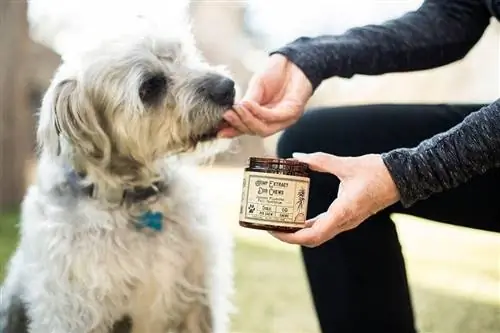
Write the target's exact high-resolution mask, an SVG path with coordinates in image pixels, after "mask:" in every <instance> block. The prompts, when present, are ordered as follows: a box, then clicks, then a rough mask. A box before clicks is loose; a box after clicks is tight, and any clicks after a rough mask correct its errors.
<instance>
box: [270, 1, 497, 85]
mask: <svg viewBox="0 0 500 333" xmlns="http://www.w3.org/2000/svg"><path fill="white" fill-rule="evenodd" d="M490 17H491V15H490V12H489V10H488V8H487V7H486V5H485V4H484V2H483V1H479V0H426V1H425V2H424V3H423V4H422V6H421V7H420V8H419V9H418V10H416V11H413V12H410V13H407V14H405V15H403V16H402V17H401V18H399V19H395V20H390V21H387V22H386V23H384V24H381V25H368V26H364V27H359V28H354V29H350V30H348V31H347V32H345V33H344V34H341V35H337V36H333V35H326V36H318V37H314V38H313V37H301V38H299V39H296V40H295V41H293V42H292V43H290V44H288V45H285V46H284V47H282V48H280V49H278V50H275V51H272V52H270V54H274V53H280V54H282V55H284V56H285V57H287V58H288V59H289V60H290V61H292V62H293V63H295V64H296V65H297V66H298V67H299V68H300V69H301V70H302V71H303V72H304V73H305V74H306V76H307V77H308V78H309V80H310V81H311V83H312V85H313V88H314V89H316V87H317V86H318V85H319V84H320V83H321V81H323V80H325V79H327V78H330V77H333V76H338V77H344V78H349V77H352V76H353V75H355V74H364V75H378V74H384V73H390V72H404V71H415V70H423V69H429V68H435V67H439V66H443V65H446V64H449V63H452V62H454V61H457V60H459V59H462V58H463V57H464V56H465V55H466V54H467V53H468V52H469V50H470V49H471V48H472V47H473V46H474V45H475V44H476V43H477V41H478V40H479V39H480V38H481V36H482V35H483V33H484V31H485V29H486V27H487V26H488V25H489V22H490Z"/></svg>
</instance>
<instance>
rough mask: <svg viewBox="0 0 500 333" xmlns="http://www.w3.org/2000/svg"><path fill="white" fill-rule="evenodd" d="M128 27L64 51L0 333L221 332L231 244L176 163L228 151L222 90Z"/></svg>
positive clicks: (2, 299) (170, 41) (158, 41)
mask: <svg viewBox="0 0 500 333" xmlns="http://www.w3.org/2000/svg"><path fill="white" fill-rule="evenodd" d="M137 20H138V21H141V19H140V18H137ZM127 22H128V24H130V25H131V28H130V29H126V28H124V29H120V33H116V31H115V33H113V34H108V35H107V36H97V37H96V35H93V37H92V38H90V39H89V40H92V42H89V40H85V41H84V40H83V39H82V40H81V45H75V46H74V48H73V52H71V53H68V54H67V55H65V56H64V61H63V63H62V65H61V66H60V68H59V69H58V70H57V73H56V74H55V76H54V78H53V81H52V83H51V85H50V87H49V88H48V90H47V92H46V94H45V97H44V99H43V102H42V107H41V110H40V118H39V125H38V130H37V140H38V143H39V146H40V156H39V163H38V166H37V177H36V181H35V182H34V184H33V185H32V186H31V187H30V188H29V190H28V192H27V195H26V197H25V200H24V202H23V204H22V217H21V223H20V228H21V239H20V242H19V246H18V248H17V250H16V252H15V254H14V255H13V257H12V258H11V261H10V263H9V266H8V274H7V278H6V281H5V283H4V286H3V288H2V289H1V294H0V332H2V333H23V332H31V333H108V332H114V333H118V332H120V333H124V332H138V333H149V332H151V333H167V332H178V333H208V332H210V333H211V332H221V333H223V332H227V331H228V326H229V313H230V309H231V302H230V296H231V292H232V267H231V266H232V265H231V264H232V255H231V251H232V248H231V239H230V236H229V232H228V230H226V228H225V227H224V226H221V225H220V222H219V221H218V219H217V218H215V215H214V214H213V212H210V204H209V203H208V201H204V199H203V197H202V192H201V191H202V190H203V189H202V188H199V187H198V184H197V182H196V178H195V177H194V173H193V171H192V169H191V168H190V167H189V165H191V160H190V159H188V160H186V159H185V158H184V156H189V155H190V156H194V157H198V156H202V157H207V156H211V155H213V154H215V153H217V152H220V151H221V150H223V149H226V148H227V147H228V144H227V142H222V145H219V143H221V142H220V140H216V133H217V129H218V128H219V127H220V126H221V124H223V121H222V114H223V112H224V111H225V110H226V109H228V108H229V107H231V105H232V104H233V103H234V98H235V84H234V81H233V80H232V79H231V78H230V77H229V75H228V74H227V73H225V72H223V71H221V70H219V69H217V68H213V67H211V66H209V65H207V64H206V63H204V62H203V61H202V59H201V57H200V56H199V55H198V53H197V51H196V48H195V45H194V42H193V39H192V38H191V37H190V34H189V33H186V34H179V33H178V32H176V33H174V34H172V33H166V31H164V30H160V31H157V30H156V29H155V27H154V25H149V24H148V23H147V21H146V22H143V23H140V24H134V23H133V22H132V21H127ZM78 42H80V41H78Z"/></svg>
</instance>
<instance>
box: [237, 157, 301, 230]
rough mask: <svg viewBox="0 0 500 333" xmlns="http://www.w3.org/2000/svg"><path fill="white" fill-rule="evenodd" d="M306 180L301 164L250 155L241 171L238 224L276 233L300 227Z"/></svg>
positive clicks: (293, 161) (294, 161)
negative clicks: (241, 183)
mask: <svg viewBox="0 0 500 333" xmlns="http://www.w3.org/2000/svg"><path fill="white" fill-rule="evenodd" d="M309 182H310V179H309V166H308V165H307V164H305V163H302V162H299V161H296V160H286V159H278V158H263V157H250V159H249V160H248V165H247V167H246V168H245V170H244V177H243V190H242V194H241V205H240V218H239V220H240V221H239V224H240V226H242V227H245V228H251V229H261V230H268V231H280V232H295V231H298V230H300V229H303V228H304V227H305V221H306V216H307V204H308V199H309Z"/></svg>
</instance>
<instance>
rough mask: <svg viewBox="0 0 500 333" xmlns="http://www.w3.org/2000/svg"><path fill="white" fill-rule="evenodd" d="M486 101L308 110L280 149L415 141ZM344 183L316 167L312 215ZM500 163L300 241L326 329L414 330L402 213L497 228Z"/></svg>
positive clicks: (375, 147)
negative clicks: (398, 224) (399, 224)
mask: <svg viewBox="0 0 500 333" xmlns="http://www.w3.org/2000/svg"><path fill="white" fill-rule="evenodd" d="M480 107H481V105H368V106H352V107H339V108H329V109H317V110H310V111H309V112H306V114H305V115H304V116H303V117H302V118H301V119H300V120H299V121H298V122H297V123H296V124H295V125H294V126H292V127H290V128H289V129H287V130H286V131H285V132H284V133H283V135H282V137H281V139H280V141H279V144H278V155H279V156H280V157H285V158H287V157H290V156H291V155H292V153H293V152H303V153H312V152H317V151H321V152H326V153H331V154H336V155H339V156H357V155H362V154H367V153H381V152H385V151H389V150H391V149H394V148H397V147H413V146H415V145H417V144H418V143H419V142H420V141H421V140H424V139H426V138H429V137H431V136H433V135H434V134H436V133H439V132H442V131H445V130H447V129H449V128H450V127H453V126H454V125H455V124H457V123H459V122H460V121H461V120H462V119H463V118H464V117H465V116H466V115H468V114H469V113H471V112H473V111H476V110H478V109H479V108H480ZM338 185H339V182H338V180H337V178H336V177H334V176H332V175H329V174H320V173H313V175H312V177H311V190H310V202H309V212H308V215H309V217H313V216H315V215H317V214H319V213H322V212H324V211H326V209H327V208H328V206H329V205H330V203H331V202H332V200H334V199H335V196H336V193H337V189H338ZM499 188H500V170H498V171H497V170H494V171H491V172H489V173H488V174H486V175H484V176H481V177H478V178H476V179H473V180H472V181H471V182H469V183H468V184H466V185H462V186H461V187H459V188H457V189H454V190H451V191H448V192H445V193H441V194H438V195H434V196H433V197H431V198H430V199H428V200H426V201H422V202H419V203H417V204H415V205H414V206H413V207H411V208H410V209H406V210H405V209H403V208H402V207H401V205H399V204H396V205H394V206H392V207H390V208H388V209H386V210H385V211H382V212H380V213H379V214H377V215H375V216H373V217H371V218H370V219H368V220H367V221H365V222H364V223H362V224H361V225H360V226H359V227H358V228H356V229H354V230H351V231H348V232H345V233H342V234H340V235H338V236H337V237H335V238H334V239H332V240H331V241H329V242H327V243H325V244H323V245H322V246H319V247H317V248H313V249H309V248H303V249H302V254H303V258H304V262H305V267H306V270H307V275H308V279H309V284H310V289H311V292H312V295H313V300H314V305H315V308H316V311H317V314H318V317H319V322H320V325H321V328H322V331H323V332H324V333H368V332H369V333H379V332H380V333H413V332H416V329H415V325H414V314H413V309H412V305H411V298H410V294H409V290H408V282H407V278H406V271H405V263H404V259H403V256H402V253H401V247H400V243H399V240H398V235H397V232H396V229H395V226H394V223H393V222H392V221H391V220H390V218H389V215H390V214H391V213H394V212H401V213H405V214H411V215H414V216H420V217H423V218H427V219H431V220H436V221H441V222H444V223H450V224H455V225H460V226H466V227H471V228H477V229H483V230H489V231H500V202H498V199H496V197H497V196H498V191H499Z"/></svg>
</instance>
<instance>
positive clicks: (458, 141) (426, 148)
mask: <svg viewBox="0 0 500 333" xmlns="http://www.w3.org/2000/svg"><path fill="white" fill-rule="evenodd" d="M382 159H383V161H384V163H385V165H386V167H387V169H388V170H389V173H390V174H391V176H392V178H393V180H394V182H395V184H396V187H397V188H398V190H399V194H400V197H401V198H400V201H401V203H402V204H403V206H405V207H409V206H411V205H412V204H414V203H415V202H417V201H420V200H423V199H426V198H428V197H429V196H431V195H432V194H434V193H439V192H442V191H446V190H449V189H452V188H455V187H457V186H458V185H460V184H463V183H465V182H467V181H468V180H469V179H470V178H472V177H474V176H478V175H481V174H483V173H485V172H486V171H488V170H490V169H492V168H497V167H499V166H500V99H499V100H497V101H496V102H495V103H493V104H490V105H489V106H486V107H484V108H482V109H480V110H478V111H476V112H473V113H471V114H470V115H469V116H467V117H466V118H465V119H464V120H463V121H462V122H461V123H460V124H458V125H456V126H455V127H453V128H451V129H450V130H448V131H446V132H444V133H440V134H438V135H435V136H434V137H432V138H430V139H428V140H425V141H423V142H422V143H420V144H419V145H418V146H417V147H414V148H400V149H395V150H392V151H390V152H388V153H385V154H382Z"/></svg>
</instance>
